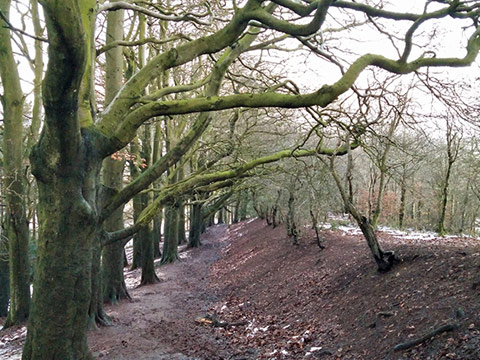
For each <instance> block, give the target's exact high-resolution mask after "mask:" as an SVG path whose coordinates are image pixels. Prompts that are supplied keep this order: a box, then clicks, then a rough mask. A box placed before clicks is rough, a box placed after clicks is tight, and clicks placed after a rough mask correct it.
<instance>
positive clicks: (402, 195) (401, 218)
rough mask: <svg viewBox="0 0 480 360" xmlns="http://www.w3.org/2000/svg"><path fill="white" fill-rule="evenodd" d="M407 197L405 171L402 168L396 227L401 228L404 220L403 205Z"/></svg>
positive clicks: (404, 205)
mask: <svg viewBox="0 0 480 360" xmlns="http://www.w3.org/2000/svg"><path fill="white" fill-rule="evenodd" d="M406 197H407V172H406V170H405V169H404V170H403V173H402V182H401V184H400V208H399V210H398V227H399V228H400V229H402V228H403V222H404V220H405V207H406Z"/></svg>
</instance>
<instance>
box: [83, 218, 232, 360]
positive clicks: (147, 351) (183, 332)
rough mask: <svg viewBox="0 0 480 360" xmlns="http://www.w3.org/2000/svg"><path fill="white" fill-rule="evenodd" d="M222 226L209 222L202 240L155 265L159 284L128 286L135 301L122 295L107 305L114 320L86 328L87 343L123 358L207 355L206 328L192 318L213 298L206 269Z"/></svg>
mask: <svg viewBox="0 0 480 360" xmlns="http://www.w3.org/2000/svg"><path fill="white" fill-rule="evenodd" d="M226 233H227V228H226V226H215V227H212V228H210V229H209V230H208V231H207V233H206V234H205V236H204V237H203V240H202V242H203V246H202V247H201V248H199V249H193V250H189V251H186V252H183V253H182V254H181V255H182V258H183V259H182V261H179V262H176V263H174V264H170V265H166V266H161V267H159V268H157V275H158V276H159V278H160V279H161V280H162V281H161V282H160V283H159V284H155V285H150V286H142V287H137V288H134V289H131V290H130V295H131V296H132V297H133V298H134V302H128V301H123V302H122V303H120V304H118V305H114V306H107V308H106V310H107V313H108V314H109V315H111V316H112V317H113V318H114V326H112V327H107V328H101V329H99V330H96V331H92V332H91V333H90V334H89V345H90V348H91V350H92V352H93V353H94V355H96V356H97V358H106V359H112V360H123V359H139V360H140V359H141V360H148V359H152V360H153V359H172V360H174V359H178V360H183V359H193V358H195V357H193V358H192V357H191V356H187V355H185V354H184V351H185V352H188V353H192V350H193V349H194V348H196V347H198V350H199V353H200V356H202V357H203V358H205V357H208V351H209V350H208V349H202V347H203V346H204V344H203V342H202V340H201V339H202V337H204V336H206V337H208V338H209V337H210V334H209V333H208V331H206V332H205V330H206V329H203V328H202V327H199V326H196V325H195V322H194V321H195V318H196V317H198V316H201V315H202V314H206V313H207V311H208V309H209V307H210V306H212V304H213V303H215V301H216V300H217V298H216V297H215V295H214V294H213V293H211V292H208V291H207V292H206V289H208V287H209V286H208V274H209V268H210V265H211V264H212V263H214V262H215V261H217V260H218V258H219V251H220V249H221V248H223V247H224V246H225V245H226V237H225V236H226ZM126 277H127V282H128V283H130V284H132V283H135V281H138V278H139V271H136V272H129V273H127V276H126Z"/></svg>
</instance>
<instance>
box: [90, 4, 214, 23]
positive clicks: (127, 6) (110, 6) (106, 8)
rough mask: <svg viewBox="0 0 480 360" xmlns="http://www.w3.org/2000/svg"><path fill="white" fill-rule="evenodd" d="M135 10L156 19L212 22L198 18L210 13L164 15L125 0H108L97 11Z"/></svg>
mask: <svg viewBox="0 0 480 360" xmlns="http://www.w3.org/2000/svg"><path fill="white" fill-rule="evenodd" d="M120 9H124V10H133V11H137V12H139V13H142V14H145V15H147V16H150V17H153V18H155V19H160V20H165V21H191V22H194V23H197V24H199V25H210V22H207V21H202V20H200V19H198V18H199V17H205V16H208V13H205V14H200V15H196V16H194V15H192V14H189V13H187V14H183V15H164V14H162V13H159V12H155V11H151V10H148V9H146V8H144V7H142V6H138V5H135V4H130V3H128V2H125V1H116V2H113V3H111V2H108V3H106V4H103V5H102V6H100V7H99V8H98V11H97V13H100V12H102V11H116V10H120Z"/></svg>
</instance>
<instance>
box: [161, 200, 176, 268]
mask: <svg viewBox="0 0 480 360" xmlns="http://www.w3.org/2000/svg"><path fill="white" fill-rule="evenodd" d="M177 217H178V209H177V205H176V204H172V205H171V206H168V207H167V208H166V209H165V219H166V220H167V223H166V224H165V225H166V228H165V240H164V242H163V251H162V260H161V263H162V264H169V263H172V262H175V261H177V260H178V248H177V247H178V237H177V230H178V224H177Z"/></svg>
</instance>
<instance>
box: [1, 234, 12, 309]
mask: <svg viewBox="0 0 480 360" xmlns="http://www.w3.org/2000/svg"><path fill="white" fill-rule="evenodd" d="M9 300H10V281H9V270H8V243H7V238H2V239H0V317H5V316H7V315H8V302H9Z"/></svg>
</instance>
